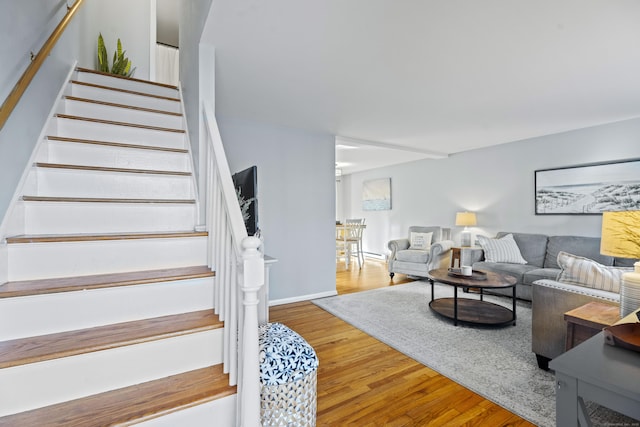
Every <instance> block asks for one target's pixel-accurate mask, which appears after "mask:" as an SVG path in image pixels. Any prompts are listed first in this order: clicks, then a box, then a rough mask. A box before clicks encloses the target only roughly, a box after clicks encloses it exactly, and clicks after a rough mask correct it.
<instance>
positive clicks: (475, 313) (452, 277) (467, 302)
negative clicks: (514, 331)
mask: <svg viewBox="0 0 640 427" xmlns="http://www.w3.org/2000/svg"><path fill="white" fill-rule="evenodd" d="M427 279H428V280H429V282H430V283H431V302H430V303H429V307H431V309H432V310H433V311H435V312H436V313H438V314H440V315H441V316H444V317H447V318H449V319H453V324H454V325H456V326H457V325H458V322H465V323H471V324H476V325H492V326H503V325H507V324H509V323H512V324H513V325H515V324H516V281H517V280H516V278H515V277H513V276H509V275H507V274H500V273H493V272H490V271H487V272H484V271H478V270H474V271H473V275H472V276H471V277H469V276H462V275H458V274H453V273H450V272H449V269H447V268H439V269H437V270H431V271H429V276H428V277H427ZM434 282H438V283H444V284H446V285H450V286H453V298H434V296H433V295H434ZM458 288H462V289H463V290H468V289H470V288H473V289H477V290H478V292H479V293H480V299H471V298H459V297H458ZM504 288H511V289H513V295H512V297H511V300H512V308H511V310H510V309H509V308H507V307H505V306H502V305H499V304H495V303H492V302H489V301H485V300H484V290H485V289H504Z"/></svg>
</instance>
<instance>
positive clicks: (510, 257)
mask: <svg viewBox="0 0 640 427" xmlns="http://www.w3.org/2000/svg"><path fill="white" fill-rule="evenodd" d="M478 242H479V243H480V246H482V250H484V260H485V261H487V262H506V263H509V264H526V263H527V260H526V259H524V258H522V254H521V253H520V248H519V247H518V244H517V243H516V241H515V240H514V239H513V234H506V235H504V236H502V237H501V238H499V239H490V238H488V237H485V236H478Z"/></svg>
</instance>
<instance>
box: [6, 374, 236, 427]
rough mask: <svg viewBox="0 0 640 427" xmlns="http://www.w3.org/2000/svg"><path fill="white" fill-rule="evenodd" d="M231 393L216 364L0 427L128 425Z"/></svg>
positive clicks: (15, 417)
mask: <svg viewBox="0 0 640 427" xmlns="http://www.w3.org/2000/svg"><path fill="white" fill-rule="evenodd" d="M235 393H236V387H235V386H229V380H228V376H227V375H226V374H223V372H222V365H216V366H212V367H207V368H202V369H198V370H195V371H190V372H186V373H183V374H178V375H173V376H170V377H166V378H162V379H159V380H155V381H150V382H146V383H142V384H137V385H134V386H131V387H126V388H123V389H119V390H113V391H108V392H105V393H100V394H96V395H93V396H89V397H86V398H82V399H77V400H72V401H69V402H64V403H59V404H57V405H52V406H48V407H45V408H41V409H35V410H32V411H27V412H23V413H20V414H15V415H9V416H6V417H2V418H0V427H5V426H6V427H9V426H13V427H15V426H44V425H46V426H48V427H62V426H64V427H104V426H112V425H132V424H134V423H139V422H142V421H145V420H149V419H153V418H156V417H158V416H161V415H166V414H169V413H171V412H175V411H177V410H180V409H186V408H189V407H192V406H195V405H198V404H202V403H206V402H210V401H213V400H216V399H220V398H223V397H225V396H230V395H233V394H235ZM212 423H213V424H215V420H212ZM213 424H212V425H213Z"/></svg>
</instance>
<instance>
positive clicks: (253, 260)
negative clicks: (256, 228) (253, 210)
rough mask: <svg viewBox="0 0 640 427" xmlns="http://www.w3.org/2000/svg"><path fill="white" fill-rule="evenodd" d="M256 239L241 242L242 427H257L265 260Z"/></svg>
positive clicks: (259, 242) (258, 421) (258, 424)
mask: <svg viewBox="0 0 640 427" xmlns="http://www.w3.org/2000/svg"><path fill="white" fill-rule="evenodd" d="M260 244H261V241H260V239H259V238H257V237H253V236H250V237H247V238H245V239H244V240H243V241H242V248H243V251H242V260H243V273H244V274H243V276H244V282H243V283H242V288H241V289H242V293H243V299H242V304H243V305H244V322H243V331H242V349H243V351H242V355H241V357H242V362H241V363H242V383H241V389H242V395H241V396H240V398H241V400H242V401H241V414H240V417H241V421H240V425H242V426H243V427H258V426H260V365H259V363H260V360H259V357H260V354H259V351H260V349H259V347H258V302H259V300H258V291H259V290H260V287H262V285H263V284H264V257H263V255H262V253H260V251H258V247H260Z"/></svg>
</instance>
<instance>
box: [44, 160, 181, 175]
mask: <svg viewBox="0 0 640 427" xmlns="http://www.w3.org/2000/svg"><path fill="white" fill-rule="evenodd" d="M35 166H37V167H39V168H47V169H71V170H81V171H97V172H120V173H135V174H150V175H177V176H191V172H183V171H166V170H155V169H133V168H112V167H106V166H89V165H70V164H62V163H45V162H36V163H35Z"/></svg>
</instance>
